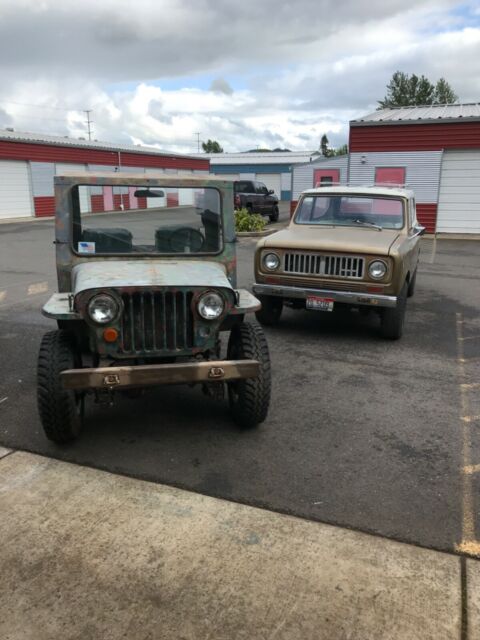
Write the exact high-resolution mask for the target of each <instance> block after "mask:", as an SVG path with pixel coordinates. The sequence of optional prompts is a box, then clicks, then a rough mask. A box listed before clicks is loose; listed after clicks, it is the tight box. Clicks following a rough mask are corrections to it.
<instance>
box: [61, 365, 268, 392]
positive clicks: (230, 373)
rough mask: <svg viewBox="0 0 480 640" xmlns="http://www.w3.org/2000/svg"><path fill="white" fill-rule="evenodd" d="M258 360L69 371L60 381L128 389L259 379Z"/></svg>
mask: <svg viewBox="0 0 480 640" xmlns="http://www.w3.org/2000/svg"><path fill="white" fill-rule="evenodd" d="M259 366H260V365H259V362H258V361H257V360H210V361H205V362H183V363H174V364H146V365H138V366H120V367H96V368H88V369H87V368H85V369H68V370H66V371H62V372H61V374H60V378H61V381H62V384H63V387H64V389H77V390H82V389H83V390H86V389H109V390H113V389H117V388H120V389H122V388H123V389H125V388H134V387H149V386H155V385H163V384H195V383H198V382H200V383H205V382H225V381H230V380H241V379H243V378H256V377H257V376H258V374H259Z"/></svg>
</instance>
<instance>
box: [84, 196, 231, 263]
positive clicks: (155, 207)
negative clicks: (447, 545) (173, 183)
mask: <svg viewBox="0 0 480 640" xmlns="http://www.w3.org/2000/svg"><path fill="white" fill-rule="evenodd" d="M75 190H76V195H77V196H78V200H77V207H76V209H77V212H76V215H75V216H74V220H73V234H72V238H73V248H74V250H75V251H76V252H77V253H79V254H81V255H98V254H116V255H118V254H125V255H127V254H128V255H130V254H132V253H137V254H155V255H164V254H165V255H168V254H170V255H171V254H204V253H218V252H219V251H220V250H221V248H222V232H221V229H222V225H221V215H220V213H221V211H220V194H219V192H218V191H217V190H216V189H211V188H183V187H182V188H174V189H173V188H172V189H170V188H168V189H167V188H163V187H162V188H160V187H147V186H145V185H143V186H138V187H132V186H128V187H127V186H125V187H122V186H111V187H110V186H101V187H97V186H91V185H89V186H83V185H82V186H79V187H76V188H75ZM74 201H75V196H74ZM78 209H79V211H78Z"/></svg>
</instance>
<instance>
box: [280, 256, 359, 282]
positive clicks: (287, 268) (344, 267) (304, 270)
mask: <svg viewBox="0 0 480 640" xmlns="http://www.w3.org/2000/svg"><path fill="white" fill-rule="evenodd" d="M364 264H365V260H364V258H362V257H361V256H336V255H319V254H318V253H305V252H303V251H302V252H299V251H295V252H289V253H285V255H284V263H283V270H284V272H285V273H298V274H302V275H308V276H330V277H334V278H335V277H337V278H355V279H360V278H362V277H363V270H364Z"/></svg>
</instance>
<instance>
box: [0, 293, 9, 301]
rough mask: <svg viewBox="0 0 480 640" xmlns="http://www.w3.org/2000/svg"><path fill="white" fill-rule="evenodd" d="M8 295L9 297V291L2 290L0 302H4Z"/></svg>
mask: <svg viewBox="0 0 480 640" xmlns="http://www.w3.org/2000/svg"><path fill="white" fill-rule="evenodd" d="M6 297H7V292H6V291H0V302H2V300H5V298H6Z"/></svg>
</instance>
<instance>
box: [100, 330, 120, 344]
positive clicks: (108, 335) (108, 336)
mask: <svg viewBox="0 0 480 640" xmlns="http://www.w3.org/2000/svg"><path fill="white" fill-rule="evenodd" d="M117 338H118V331H117V330H116V329H114V328H113V327H108V328H107V329H104V331H103V339H104V340H105V342H115V340H116V339H117Z"/></svg>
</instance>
